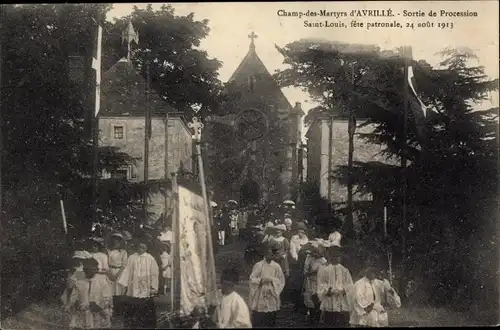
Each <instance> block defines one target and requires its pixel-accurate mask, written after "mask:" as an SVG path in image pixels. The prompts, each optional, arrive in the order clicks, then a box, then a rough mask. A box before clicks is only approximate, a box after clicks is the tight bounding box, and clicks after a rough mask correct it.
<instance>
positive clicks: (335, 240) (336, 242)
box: [328, 231, 342, 247]
mask: <svg viewBox="0 0 500 330" xmlns="http://www.w3.org/2000/svg"><path fill="white" fill-rule="evenodd" d="M341 239H342V235H341V234H340V233H339V232H338V231H335V232H333V233H331V234H330V236H328V240H329V241H330V243H331V245H332V246H338V247H340V240H341Z"/></svg>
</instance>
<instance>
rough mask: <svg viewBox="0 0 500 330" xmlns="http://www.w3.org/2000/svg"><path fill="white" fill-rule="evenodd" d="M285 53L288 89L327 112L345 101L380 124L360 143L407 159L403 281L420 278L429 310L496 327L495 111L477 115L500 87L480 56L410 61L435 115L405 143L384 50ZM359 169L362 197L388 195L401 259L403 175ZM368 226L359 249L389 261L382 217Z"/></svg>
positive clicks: (377, 166)
mask: <svg viewBox="0 0 500 330" xmlns="http://www.w3.org/2000/svg"><path fill="white" fill-rule="evenodd" d="M355 48H356V47H355ZM358 48H359V47H358ZM280 51H281V53H282V54H283V55H284V56H285V63H288V64H290V66H291V68H290V69H288V70H285V71H284V72H281V73H279V75H278V79H280V81H281V82H282V84H283V85H284V86H287V85H294V86H300V87H303V88H304V89H306V90H307V91H309V92H310V94H311V96H312V97H314V98H315V99H316V100H317V101H319V102H320V103H322V105H323V106H324V108H328V109H331V108H335V107H332V106H331V104H330V102H331V101H330V100H331V99H329V98H328V96H329V95H334V96H333V99H334V103H336V104H337V107H338V106H340V107H345V104H346V103H347V104H348V105H349V106H352V107H354V109H355V112H356V115H357V116H359V117H362V118H366V119H367V121H366V122H365V123H364V124H362V125H370V124H371V125H373V124H375V126H376V128H375V129H374V131H373V132H371V133H367V134H359V136H360V137H361V138H363V139H365V140H366V141H367V142H370V143H376V144H381V145H383V146H385V150H384V153H386V154H387V155H390V156H396V157H397V158H401V157H404V158H405V159H407V160H408V163H409V167H408V173H409V175H408V178H409V179H408V199H407V205H408V220H409V227H408V246H407V250H408V256H407V258H406V259H405V260H404V261H402V260H401V259H399V260H398V259H396V266H397V267H400V266H402V265H403V264H404V266H405V269H406V273H405V280H410V279H413V280H415V281H416V283H417V284H418V285H419V291H420V292H425V293H426V294H427V298H428V300H429V301H430V302H433V303H436V304H446V303H450V302H452V301H454V302H455V303H453V304H454V305H455V307H459V305H460V306H461V307H467V308H468V307H470V306H471V305H477V306H481V307H477V310H474V312H477V311H479V310H482V311H483V312H484V313H485V315H483V316H482V320H485V317H487V316H488V317H491V318H489V319H488V321H489V322H495V323H496V322H497V319H496V317H497V310H498V301H496V300H494V299H489V297H491V296H496V294H491V293H492V292H498V291H497V290H498V288H497V279H496V275H495V269H496V267H497V265H496V260H498V258H497V255H496V251H495V249H494V246H496V244H498V237H497V235H496V232H497V230H496V221H497V216H498V215H497V212H496V210H498V199H497V196H496V193H497V187H498V177H497V175H498V173H497V166H498V165H497V160H498V149H497V145H498V108H494V109H487V110H478V109H479V107H480V106H481V104H482V103H481V102H483V101H485V100H487V97H488V95H489V93H491V92H494V91H496V90H498V80H497V79H495V80H491V79H490V78H488V77H487V76H486V75H485V74H484V68H483V67H481V66H474V65H473V64H472V63H474V60H475V57H474V55H473V54H472V53H470V52H468V51H465V52H464V50H460V51H458V50H454V49H447V50H445V51H444V52H443V54H442V56H443V60H442V62H441V63H440V64H439V66H437V67H435V68H432V67H431V66H430V65H428V64H427V63H425V62H423V61H418V62H417V61H412V62H411V64H412V65H413V68H414V72H415V78H416V81H417V84H418V85H417V90H418V92H419V95H420V96H421V98H422V100H423V101H424V102H425V103H426V104H427V105H428V107H429V109H430V110H432V111H429V114H428V116H427V118H426V121H425V123H423V124H422V123H421V122H419V121H418V120H417V119H418V118H417V117H413V118H412V116H410V121H409V123H410V124H409V130H408V135H407V136H406V138H405V137H404V134H403V127H404V126H403V111H402V110H403V100H404V94H403V88H402V86H403V83H402V82H403V72H402V70H401V68H402V66H403V65H402V64H403V62H402V59H401V58H398V57H397V56H394V54H392V55H391V54H388V53H387V52H383V51H381V50H379V49H378V48H370V49H369V50H368V51H366V50H359V49H354V50H352V47H350V48H349V47H348V46H346V45H342V44H340V45H339V44H335V43H329V42H321V41H314V40H313V41H310V40H309V41H300V42H295V43H292V44H289V45H287V46H286V47H284V48H280ZM341 60H343V61H341ZM352 63H356V65H355V68H358V70H356V71H355V72H356V73H355V75H354V76H355V80H354V81H355V82H356V81H357V83H354V84H352V83H351V84H350V85H347V83H346V81H345V79H343V78H342V77H344V76H345V75H344V74H343V72H346V71H347V70H349V69H351V70H352V65H351V64H352ZM356 77H357V78H356ZM351 82H352V81H351ZM325 91H326V93H325ZM335 95H337V96H335ZM346 99H347V101H346ZM359 109H363V110H364V111H363V113H362V114H360V113H359ZM335 114H337V115H342V113H340V114H339V113H335ZM314 115H317V114H311V116H314ZM410 115H411V113H410ZM419 125H424V131H425V136H421V135H419V134H417V132H422V131H418V130H417V127H418V126H419ZM419 128H422V127H419ZM356 165H357V166H356V167H355V172H354V175H353V179H354V180H355V182H356V185H357V186H358V187H359V189H360V191H361V192H365V193H378V194H379V196H380V195H382V198H381V200H380V201H379V202H380V203H383V204H382V205H388V206H389V218H390V219H394V220H396V221H395V222H397V223H396V224H395V225H394V224H393V225H392V228H390V230H389V235H390V242H392V243H391V245H392V249H393V250H394V251H395V252H399V251H400V243H401V240H400V236H401V235H400V231H399V227H400V225H401V224H400V222H399V220H398V219H400V218H401V216H400V214H401V212H400V211H401V210H400V205H401V203H400V200H401V199H400V196H401V195H400V186H401V169H400V168H399V167H398V166H393V165H388V164H383V163H375V162H361V163H358V164H356ZM345 175H346V171H345V168H340V169H339V170H338V171H337V176H338V179H339V180H343V182H345V179H346V178H345ZM379 206H380V205H379ZM378 209H381V207H378ZM370 220H371V221H372V222H373V221H375V222H376V223H374V225H373V226H368V228H370V227H371V228H372V229H371V230H368V232H367V233H364V234H362V235H361V237H363V239H362V240H361V241H359V242H358V244H359V247H358V250H362V251H364V253H363V254H364V255H365V257H366V256H367V255H369V254H371V253H373V252H375V253H376V254H377V256H378V257H379V259H380V258H382V260H383V257H384V252H385V250H386V245H384V244H379V243H377V242H376V241H373V238H374V237H379V239H378V241H379V242H380V241H383V240H382V239H381V238H382V233H383V231H382V230H381V228H382V226H381V221H382V215H381V214H378V215H376V216H373V217H371V218H370ZM393 222H394V221H393ZM391 229H392V230H391ZM386 243H387V242H386ZM363 245H366V246H367V247H371V248H369V249H368V248H364V247H363ZM377 246H378V247H377ZM369 251H371V253H370V252H369ZM488 260H495V262H493V265H492V264H491V262H489V261H488ZM451 288H454V289H451ZM456 302H462V303H461V304H459V303H456ZM488 312H489V313H490V314H489V315H488ZM476 315H477V313H476Z"/></svg>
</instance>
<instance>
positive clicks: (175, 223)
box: [170, 173, 181, 329]
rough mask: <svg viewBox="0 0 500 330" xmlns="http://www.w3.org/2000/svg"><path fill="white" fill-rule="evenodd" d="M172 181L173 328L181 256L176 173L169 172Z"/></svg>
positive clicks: (171, 324) (178, 306) (171, 300)
mask: <svg viewBox="0 0 500 330" xmlns="http://www.w3.org/2000/svg"><path fill="white" fill-rule="evenodd" d="M170 175H171V178H172V180H171V182H172V186H171V189H172V203H173V204H174V208H173V213H172V231H173V234H174V239H173V242H172V243H173V244H172V256H173V267H172V280H171V286H170V306H171V319H170V328H171V329H175V322H174V320H175V318H176V314H177V313H176V311H178V310H180V307H181V306H180V289H181V288H180V286H181V278H180V274H181V271H180V270H181V269H180V267H181V258H180V257H181V256H180V237H181V235H180V227H179V190H178V185H177V174H176V173H171V174H170Z"/></svg>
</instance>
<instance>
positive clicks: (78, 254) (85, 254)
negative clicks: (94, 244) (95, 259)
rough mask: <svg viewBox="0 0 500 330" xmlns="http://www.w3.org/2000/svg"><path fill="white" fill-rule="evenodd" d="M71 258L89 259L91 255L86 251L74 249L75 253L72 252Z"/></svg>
mask: <svg viewBox="0 0 500 330" xmlns="http://www.w3.org/2000/svg"><path fill="white" fill-rule="evenodd" d="M73 258H78V259H90V258H92V255H91V254H90V253H89V252H87V251H75V254H73Z"/></svg>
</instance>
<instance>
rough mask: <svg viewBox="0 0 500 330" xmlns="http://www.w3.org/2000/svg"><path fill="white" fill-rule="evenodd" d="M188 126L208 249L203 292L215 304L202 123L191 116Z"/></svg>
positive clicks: (213, 267)
mask: <svg viewBox="0 0 500 330" xmlns="http://www.w3.org/2000/svg"><path fill="white" fill-rule="evenodd" d="M188 126H189V127H190V128H192V129H193V130H194V135H193V139H194V140H195V142H196V156H197V158H198V171H199V180H200V186H201V194H202V197H203V209H204V215H205V233H206V235H207V236H206V237H207V240H206V245H205V246H206V248H207V249H208V255H205V256H203V257H204V259H205V260H206V267H207V269H206V270H207V276H206V277H205V285H206V287H205V290H206V291H205V292H206V299H207V304H208V305H211V304H215V303H216V301H215V296H216V290H217V279H216V277H215V262H214V251H213V245H212V228H211V221H210V213H209V211H208V208H209V205H208V198H207V187H206V185H205V171H204V168H203V157H202V155H201V130H202V128H203V126H204V125H203V124H202V123H201V122H200V121H199V119H198V118H197V117H193V121H192V122H191V123H189V125H188Z"/></svg>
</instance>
